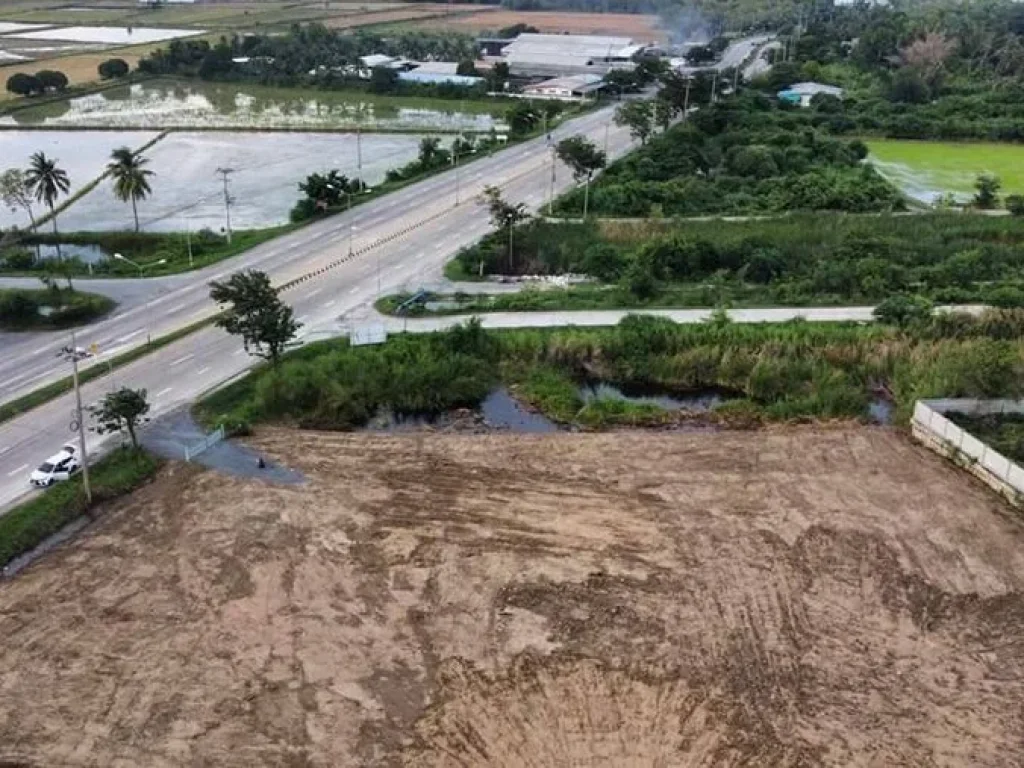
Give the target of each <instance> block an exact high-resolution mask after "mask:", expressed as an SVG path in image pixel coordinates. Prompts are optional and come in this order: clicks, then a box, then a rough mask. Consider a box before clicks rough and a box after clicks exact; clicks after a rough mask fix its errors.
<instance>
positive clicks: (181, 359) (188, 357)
mask: <svg viewBox="0 0 1024 768" xmlns="http://www.w3.org/2000/svg"><path fill="white" fill-rule="evenodd" d="M193 357H195V354H188V355H185V356H184V357H179V358H178V359H177V360H175V361H173V362H172V363H171V364H170V367H171V368H173V367H174V366H176V365H181V364H182V363H187V362H188V361H189V360H191V359H192V358H193Z"/></svg>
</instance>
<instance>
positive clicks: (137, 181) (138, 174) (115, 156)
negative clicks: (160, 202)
mask: <svg viewBox="0 0 1024 768" xmlns="http://www.w3.org/2000/svg"><path fill="white" fill-rule="evenodd" d="M148 163H149V160H147V159H146V158H144V157H143V156H142V155H141V154H138V153H136V152H132V151H131V150H130V149H128V147H121V148H120V149H115V150H114V151H113V152H111V153H110V162H109V163H108V164H107V173H109V174H110V178H112V179H113V180H114V196H115V197H116V198H117V199H118V200H120V201H121V202H124V203H126V202H128V201H131V204H132V215H133V216H134V217H135V231H136V232H138V231H139V207H138V201H139V200H145V199H146V196H147V195H149V194H150V193H151V192H152V191H153V190H152V189H151V188H150V186H149V177H150V176H152V175H153V172H152V171H151V170H149V169H148V168H146V165H147V164H148Z"/></svg>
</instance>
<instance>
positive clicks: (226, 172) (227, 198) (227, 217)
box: [215, 168, 235, 245]
mask: <svg viewBox="0 0 1024 768" xmlns="http://www.w3.org/2000/svg"><path fill="white" fill-rule="evenodd" d="M234 172H235V169H234V168H218V169H217V170H216V171H215V173H219V174H220V175H221V179H222V180H223V182H224V223H225V227H226V231H227V236H228V245H231V203H232V200H231V193H230V192H229V191H228V176H230V175H231V174H232V173H234Z"/></svg>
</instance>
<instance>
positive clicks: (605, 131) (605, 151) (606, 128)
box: [604, 122, 611, 161]
mask: <svg viewBox="0 0 1024 768" xmlns="http://www.w3.org/2000/svg"><path fill="white" fill-rule="evenodd" d="M610 127H611V122H607V123H605V124H604V157H605V160H606V161H607V159H608V128H610Z"/></svg>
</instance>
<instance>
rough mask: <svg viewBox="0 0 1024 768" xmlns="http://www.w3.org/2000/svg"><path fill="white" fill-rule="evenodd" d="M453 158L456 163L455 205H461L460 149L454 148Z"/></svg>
mask: <svg viewBox="0 0 1024 768" xmlns="http://www.w3.org/2000/svg"><path fill="white" fill-rule="evenodd" d="M452 158H453V162H454V163H455V205H456V207H457V206H458V205H459V153H458V150H452Z"/></svg>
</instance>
